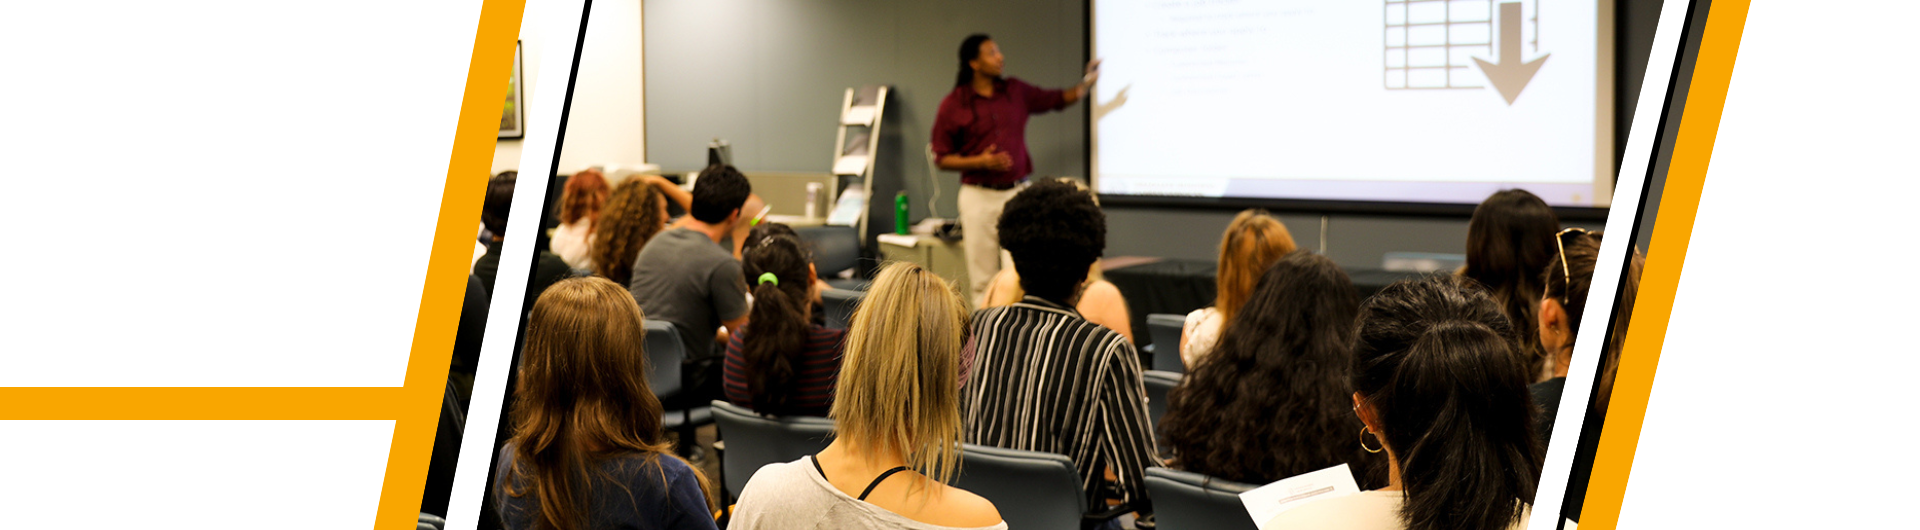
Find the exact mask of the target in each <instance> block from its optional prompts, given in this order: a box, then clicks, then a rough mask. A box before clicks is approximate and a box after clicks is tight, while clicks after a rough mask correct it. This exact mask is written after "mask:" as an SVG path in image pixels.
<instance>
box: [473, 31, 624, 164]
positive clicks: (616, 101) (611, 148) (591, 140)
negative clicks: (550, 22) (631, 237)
mask: <svg viewBox="0 0 1920 530" xmlns="http://www.w3.org/2000/svg"><path fill="white" fill-rule="evenodd" d="M552 11H553V9H552V6H551V3H550V2H545V1H541V0H535V1H531V2H527V10H526V14H525V15H524V16H523V17H522V21H521V23H520V46H521V50H520V52H521V68H522V74H523V75H524V76H525V79H523V80H522V86H523V87H524V88H525V90H526V91H527V93H528V94H533V93H534V92H535V91H537V90H540V88H539V76H540V74H539V71H540V42H539V40H540V39H539V36H538V35H534V34H532V33H533V32H532V31H530V29H531V28H539V27H540V25H539V21H542V20H544V17H547V16H551V15H550V13H551V12H552ZM640 16H641V14H640V0H616V1H600V2H594V3H593V12H592V13H591V14H589V15H588V20H587V40H586V43H585V44H584V45H582V46H581V53H580V72H579V74H578V75H577V76H576V78H575V80H574V87H573V109H574V112H573V113H571V114H569V115H568V116H567V134H566V138H565V139H564V140H563V142H564V143H563V145H562V146H561V150H560V173H561V174H568V173H573V172H575V171H579V170H581V169H585V168H588V167H592V166H613V165H619V166H633V165H639V164H644V163H646V161H647V137H646V119H645V117H644V109H645V106H644V104H645V99H644V96H643V94H642V85H641V75H642V74H641V67H640V61H641V48H640V47H641V45H642V44H641V40H640V27H641V26H640ZM553 87H554V89H555V90H565V89H566V84H565V80H564V79H561V80H557V81H556V82H555V83H554V84H553ZM522 101H523V102H525V101H532V98H530V97H523V98H522ZM523 104H524V103H523ZM559 111H560V109H543V108H535V107H529V108H528V109H527V112H528V113H529V114H532V113H537V112H559ZM508 169H516V170H517V169H521V168H520V140H504V139H503V140H500V143H499V144H497V145H496V146H495V147H494V149H493V172H495V173H499V172H500V171H503V170H508Z"/></svg>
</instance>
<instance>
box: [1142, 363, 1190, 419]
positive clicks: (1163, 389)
mask: <svg viewBox="0 0 1920 530" xmlns="http://www.w3.org/2000/svg"><path fill="white" fill-rule="evenodd" d="M1184 377H1186V374H1180V373H1174V372H1162V371H1159V370H1147V371H1145V372H1140V378H1141V379H1142V380H1144V381H1145V382H1146V384H1147V417H1148V418H1150V419H1151V420H1152V421H1153V424H1152V425H1153V426H1154V427H1155V428H1158V427H1160V417H1162V416H1165V415H1166V414H1167V392H1168V391H1170V390H1173V387H1176V386H1180V380H1181V378H1184Z"/></svg>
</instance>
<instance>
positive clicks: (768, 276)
mask: <svg viewBox="0 0 1920 530" xmlns="http://www.w3.org/2000/svg"><path fill="white" fill-rule="evenodd" d="M769 283H771V284H773V286H774V287H779V286H780V277H779V276H774V275H773V273H771V272H763V273H760V283H759V284H758V285H766V284H769Z"/></svg>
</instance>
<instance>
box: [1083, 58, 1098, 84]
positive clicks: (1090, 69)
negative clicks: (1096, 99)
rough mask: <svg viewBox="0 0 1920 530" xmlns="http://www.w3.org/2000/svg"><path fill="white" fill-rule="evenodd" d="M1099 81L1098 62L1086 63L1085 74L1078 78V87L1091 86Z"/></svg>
mask: <svg viewBox="0 0 1920 530" xmlns="http://www.w3.org/2000/svg"><path fill="white" fill-rule="evenodd" d="M1099 80H1100V60H1099V59H1094V60H1092V61H1087V73H1086V75H1085V76H1083V77H1081V78H1080V86H1093V84H1094V83H1095V82H1097V81H1099Z"/></svg>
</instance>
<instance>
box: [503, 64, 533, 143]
mask: <svg viewBox="0 0 1920 530" xmlns="http://www.w3.org/2000/svg"><path fill="white" fill-rule="evenodd" d="M525 94H526V92H525V91H524V90H522V88H521V82H520V41H514V43H513V72H512V75H510V76H509V77H508V79H507V102H506V106H505V107H503V108H502V109H501V111H500V138H502V139H514V140H517V139H520V138H521V137H523V136H526V130H527V106H526V102H525V100H526V96H525Z"/></svg>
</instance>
